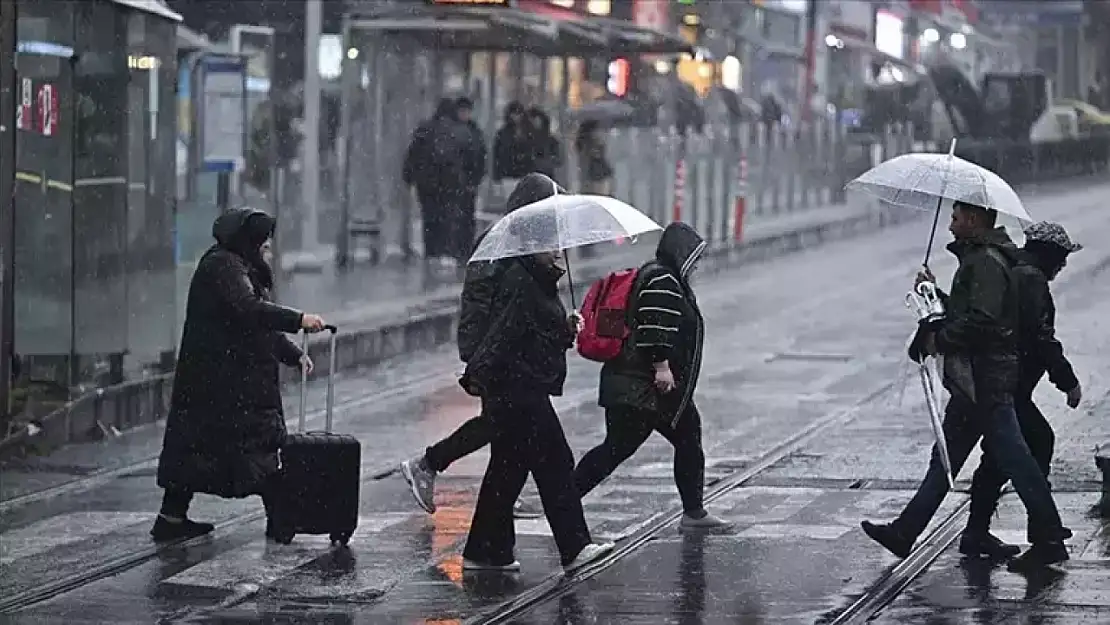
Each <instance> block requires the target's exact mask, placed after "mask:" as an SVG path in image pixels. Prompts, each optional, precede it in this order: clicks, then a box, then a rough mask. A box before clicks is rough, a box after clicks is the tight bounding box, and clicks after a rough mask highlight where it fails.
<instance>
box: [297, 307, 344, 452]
mask: <svg viewBox="0 0 1110 625" xmlns="http://www.w3.org/2000/svg"><path fill="white" fill-rule="evenodd" d="M324 330H326V331H327V332H328V394H327V399H326V400H325V401H326V403H325V405H324V431H325V432H328V433H329V434H330V433H331V421H332V416H333V414H334V412H335V334H336V333H337V332H339V328H337V327H336V326H333V325H326V326H324ZM308 335H309V332H308V331H307V330H306V331H305V333H304V336H303V337H302V338H301V351H302V352H304V353H305V354H306V355H307V354H308ZM307 417H308V369H306V368H305V367H303V366H302V367H301V414H300V417H299V418H298V421H297V428H298V430H299V431H301V432H304V431H305V419H307Z"/></svg>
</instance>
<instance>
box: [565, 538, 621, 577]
mask: <svg viewBox="0 0 1110 625" xmlns="http://www.w3.org/2000/svg"><path fill="white" fill-rule="evenodd" d="M615 546H616V545H614V544H613V543H590V544H588V545H586V546H585V547H583V548H582V551H579V552H578V555H577V556H575V558H574V560H572V561H571V562H570V564H566V565H564V566H563V571H565V572H566V573H567V574H568V575H569V574H570V573H573V572H575V571H577V570H578V569H580V568H582V567H584V566H586V565H587V564H590V563H591V562H594V561H596V560H600V559H601V558H602V557H603V556H605V555H606V554H607V553H609V552H610V551H612V550H613V547H615Z"/></svg>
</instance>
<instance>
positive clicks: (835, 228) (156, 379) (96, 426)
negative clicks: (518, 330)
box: [0, 205, 926, 461]
mask: <svg viewBox="0 0 1110 625" xmlns="http://www.w3.org/2000/svg"><path fill="white" fill-rule="evenodd" d="M830 209H832V210H834V211H843V210H844V206H843V205H837V206H832V207H830ZM819 210H820V209H819ZM925 214H926V213H925V212H922V211H910V210H906V209H903V208H897V207H885V206H882V207H874V208H864V209H860V210H859V211H856V212H854V213H851V214H850V215H849V216H847V217H846V218H834V219H828V220H822V221H816V222H814V223H807V224H804V225H802V226H801V227H798V228H791V229H785V228H784V229H783V230H782V231H780V232H771V233H768V234H765V235H763V236H760V237H759V238H756V239H751V240H747V241H743V242H741V243H738V244H729V245H725V246H720V247H717V248H709V250H708V251H707V253H706V256H705V261H703V263H704V265H705V269H707V270H709V271H711V272H718V271H723V270H726V269H729V268H733V267H736V266H740V265H747V264H754V263H758V262H762V261H766V260H770V259H773V258H777V257H780V256H784V255H787V254H790V253H792V252H797V251H801V250H805V249H809V248H812V247H817V246H820V245H822V244H824V243H828V242H832V241H837V240H843V239H848V238H852V237H855V236H859V235H862V234H866V233H870V232H875V231H877V230H881V229H884V228H887V227H890V226H894V225H898V224H901V223H907V222H910V221H913V220H915V219H920V218H921V217H922V216H924V215H925ZM611 269H612V268H611V267H607V266H606V267H604V268H602V267H588V268H583V270H582V271H581V272H579V273H578V275H577V276H576V277H575V282H576V283H577V284H578V285H580V286H579V288H581V285H587V284H591V283H593V282H594V281H595V280H598V279H600V278H602V277H604V275H605V274H606V273H608V271H610V270H611ZM563 290H564V291H566V287H565V286H564V288H563ZM457 313H458V296H457V295H452V296H451V297H443V298H438V299H435V300H432V301H431V302H429V303H428V304H426V305H424V306H421V307H419V308H417V309H416V311H415V312H413V313H412V314H406V315H405V316H404V318H398V319H396V320H394V321H388V322H385V323H381V324H378V325H377V326H376V327H370V328H365V329H359V330H356V331H353V332H348V333H345V334H340V335H339V337H338V340H337V343H336V370H337V371H347V370H351V369H355V368H359V367H366V366H372V365H375V364H378V363H381V362H382V361H384V360H387V359H389V358H394V357H397V356H400V355H403V354H407V353H412V352H416V351H421V350H426V349H431V348H434V347H438V346H440V345H443V344H446V343H449V342H451V341H453V340H454V339H455V324H456V321H457V316H458V314H457ZM327 349H328V345H327V339H317V340H314V341H310V343H309V347H308V352H309V355H310V356H311V358H312V359H313V361H314V362H315V363H316V370H315V371H314V372H313V375H312V376H311V377H312V379H317V378H320V377H322V376H325V375H327V373H328V367H329V362H328V358H327ZM282 373H283V375H282V383H283V384H285V385H288V384H295V383H296V382H297V381H298V380H299V378H298V376H297V374H296V373H295V372H293V371H292V370H286V369H283V371H282ZM172 382H173V374H172V373H168V374H164V375H160V376H153V377H150V378H146V379H143V380H134V381H130V382H126V383H124V384H120V385H117V386H111V387H105V388H101V389H97V390H96V391H94V392H92V393H89V394H87V395H84V396H82V397H79V398H77V399H75V400H73V401H72V402H70V403H68V404H67V405H66V406H65V407H64V408H61V409H58V410H56V411H54V412H52V413H50V414H47V415H46V416H44V417H43V418H42V419H41V420H40V421H38V422H36V423H35V424H34V427H35V428H36V430H35V431H34V432H33V433H32V432H30V431H29V430H28V429H26V428H25V429H24V430H22V431H21V432H19V433H16V434H15V435H13V436H11V437H9V438H8V439H6V440H4V441H0V461H3V460H7V459H9V458H11V457H15V456H20V455H24V454H26V453H28V452H30V453H36V454H44V453H48V452H50V451H52V450H54V449H56V448H58V447H61V446H63V445H66V444H70V443H78V442H88V441H93V440H101V439H104V438H108V437H114V436H117V435H118V434H119V433H120V432H122V431H124V430H126V429H129V428H132V427H135V426H139V425H143V424H146V423H150V422H153V421H158V420H161V419H163V418H165V417H166V414H167V413H168V410H169V400H170V394H171V392H172V387H173V384H172Z"/></svg>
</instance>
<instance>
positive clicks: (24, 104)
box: [15, 78, 34, 130]
mask: <svg viewBox="0 0 1110 625" xmlns="http://www.w3.org/2000/svg"><path fill="white" fill-rule="evenodd" d="M20 83H21V85H20V89H19V106H18V107H17V108H16V109H15V127H16V128H18V129H20V130H30V129H31V114H32V106H33V102H34V100H33V98H34V86H33V85H32V84H31V79H30V78H24V79H23V80H22V81H20Z"/></svg>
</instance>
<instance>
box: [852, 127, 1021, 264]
mask: <svg viewBox="0 0 1110 625" xmlns="http://www.w3.org/2000/svg"><path fill="white" fill-rule="evenodd" d="M955 151H956V140H955V139H953V140H952V145H951V147H950V148H949V150H948V153H947V154H925V153H916V154H904V155H902V156H898V157H895V158H892V159H890V160H889V161H886V162H884V163H880V164H879V165H876V166H875V167H872V168H871V169H869V170H867V171H866V172H864V173H863V175H861V176H860V177H858V178H856V179H855V180H852V181H851V182H849V183H848V184H847V185H845V188H846V189H848V190H850V191H862V192H864V193H867V194H868V195H871V196H873V197H876V198H878V199H880V200H882V201H884V202H889V203H891V204H894V205H896V206H903V207H906V208H915V209H922V210H931V211H934V214H933V228H932V230H931V231H930V232H929V245H928V247H927V248H926V249H925V262H924V265H925V267H928V266H929V255H930V253H931V252H932V249H933V240H934V239H935V238H936V233H937V223H938V222H939V220H940V211H941V203H942V202H944V201H945V200H947V201H948V202H949V203H951V202H967V203H968V204H975V205H978V206H983V207H985V208H990V209H994V210H996V211H998V212H999V213H1000V214H1003V215H1009V216H1010V217H1014V218H1016V219H1017V220H1018V221H1019V222H1026V223H1028V222H1032V221H1033V218H1032V217H1030V215H1029V212H1028V211H1026V210H1025V206H1024V205H1022V203H1021V198H1019V197H1018V195H1017V193H1016V192H1014V190H1013V188H1012V187H1010V185H1009V184H1007V183H1006V181H1005V180H1003V179H1002V178H1001V177H999V175H998V174H996V173H994V172H993V171H991V170H989V169H986V168H985V167H980V166H979V165H976V164H975V163H972V162H969V161H965V160H964V159H962V158H960V157H958V156H956V155H955Z"/></svg>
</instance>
